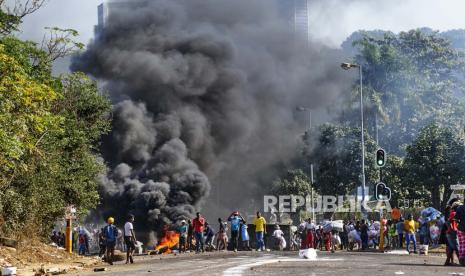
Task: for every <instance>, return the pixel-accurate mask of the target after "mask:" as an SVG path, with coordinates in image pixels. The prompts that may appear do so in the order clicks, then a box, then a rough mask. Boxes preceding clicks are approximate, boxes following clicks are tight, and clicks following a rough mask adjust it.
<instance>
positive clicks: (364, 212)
mask: <svg viewBox="0 0 465 276" xmlns="http://www.w3.org/2000/svg"><path fill="white" fill-rule="evenodd" d="M341 67H342V69H344V70H349V69H351V68H358V69H359V75H360V118H361V122H360V127H361V132H362V134H361V143H362V206H361V209H362V210H361V211H362V215H363V218H364V219H366V218H367V217H368V216H367V213H366V209H365V187H366V185H365V134H364V127H363V120H364V119H363V71H362V66H361V65H359V64H351V63H342V64H341Z"/></svg>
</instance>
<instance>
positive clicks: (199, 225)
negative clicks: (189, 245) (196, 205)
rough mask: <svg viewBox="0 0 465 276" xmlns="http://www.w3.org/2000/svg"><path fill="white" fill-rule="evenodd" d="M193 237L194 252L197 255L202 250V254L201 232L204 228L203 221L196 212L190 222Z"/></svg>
mask: <svg viewBox="0 0 465 276" xmlns="http://www.w3.org/2000/svg"><path fill="white" fill-rule="evenodd" d="M192 226H193V228H194V236H195V251H196V252H197V253H199V252H200V250H202V252H203V230H204V227H205V219H204V218H203V217H202V216H201V215H200V213H199V212H197V214H196V217H195V218H194V220H192Z"/></svg>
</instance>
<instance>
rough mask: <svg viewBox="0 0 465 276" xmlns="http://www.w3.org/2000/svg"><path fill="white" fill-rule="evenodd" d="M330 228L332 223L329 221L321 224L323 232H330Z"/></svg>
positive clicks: (331, 228)
mask: <svg viewBox="0 0 465 276" xmlns="http://www.w3.org/2000/svg"><path fill="white" fill-rule="evenodd" d="M331 230H333V225H332V223H331V222H328V223H326V224H325V225H323V232H324V233H328V232H331Z"/></svg>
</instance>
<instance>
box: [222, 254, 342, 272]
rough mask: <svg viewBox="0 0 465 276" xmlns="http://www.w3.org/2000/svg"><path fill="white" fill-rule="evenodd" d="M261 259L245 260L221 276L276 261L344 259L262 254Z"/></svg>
mask: <svg viewBox="0 0 465 276" xmlns="http://www.w3.org/2000/svg"><path fill="white" fill-rule="evenodd" d="M260 259H261V260H259V261H255V262H247V263H244V264H241V265H238V266H235V267H231V268H228V269H226V270H225V271H223V276H241V275H242V273H243V272H244V271H246V270H248V269H250V268H252V267H256V266H262V265H266V264H272V263H277V262H318V261H343V260H344V259H331V258H316V259H301V258H288V257H277V256H264V257H263V258H260Z"/></svg>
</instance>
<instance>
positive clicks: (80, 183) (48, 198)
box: [0, 0, 111, 237]
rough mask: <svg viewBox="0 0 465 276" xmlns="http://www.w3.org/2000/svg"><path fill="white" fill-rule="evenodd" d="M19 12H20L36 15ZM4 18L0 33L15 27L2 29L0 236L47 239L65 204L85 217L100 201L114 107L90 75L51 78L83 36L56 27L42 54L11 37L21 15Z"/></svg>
mask: <svg viewBox="0 0 465 276" xmlns="http://www.w3.org/2000/svg"><path fill="white" fill-rule="evenodd" d="M2 3H3V2H1V1H0V5H1V4H2ZM31 3H32V2H31ZM33 3H36V4H38V5H40V3H41V1H40V0H39V1H35V0H34V1H33ZM21 7H22V8H21ZM21 7H18V6H17V7H15V11H16V12H18V13H21V11H22V12H28V11H31V10H29V9H27V7H25V6H21ZM6 15H8V14H7V13H5V12H4V11H2V14H0V29H2V28H3V27H4V26H11V27H9V28H10V29H9V31H8V32H0V221H4V223H0V234H3V235H9V236H17V237H21V236H22V237H27V236H28V235H30V234H33V235H34V236H37V234H38V233H39V234H43V235H44V236H45V235H46V234H47V233H49V230H50V228H51V227H53V225H54V223H55V222H56V220H57V219H59V218H61V217H62V216H63V214H64V210H65V207H66V206H67V205H70V204H73V205H75V206H76V207H77V209H78V210H79V212H80V213H81V214H86V213H87V212H88V210H89V209H90V208H93V207H95V206H96V205H97V204H98V202H99V195H98V183H97V177H98V175H99V174H101V173H103V172H104V170H105V166H104V164H102V162H101V161H99V160H100V158H99V156H98V149H99V141H100V138H101V136H102V135H103V134H105V133H107V132H108V131H109V128H110V122H109V113H110V109H111V106H110V102H109V100H108V97H107V96H106V95H104V94H102V93H100V91H99V90H98V87H97V84H96V82H95V81H93V80H91V79H89V78H88V77H86V76H85V75H84V74H82V73H73V74H68V75H63V76H60V77H54V76H52V74H51V65H52V62H53V60H54V59H55V58H57V57H59V56H63V55H67V54H69V53H71V52H72V51H73V49H76V48H79V47H80V46H82V45H81V44H76V43H74V44H73V43H72V38H73V37H75V36H76V35H77V33H75V32H74V31H72V30H61V29H52V30H53V31H54V32H56V33H54V34H55V35H53V36H52V38H51V40H50V43H51V44H46V45H48V46H50V47H48V46H47V47H45V49H42V48H41V47H40V46H38V45H37V44H36V43H33V42H29V41H22V40H19V39H17V38H15V37H14V36H13V35H11V31H13V30H14V28H16V27H17V26H18V25H17V24H16V23H15V22H16V21H14V22H13V21H11V22H10V21H8V20H13V19H12V18H13V17H15V16H16V15H12V14H9V15H10V16H6ZM16 17H17V18H22V16H19V17H18V16H16ZM5 20H6V21H8V22H9V23H8V22H7V23H8V24H9V25H8V24H7V23H5V22H6V21H5ZM5 24H6V25H5ZM18 24H19V23H18ZM13 27H14V28H13ZM62 31H63V35H64V37H62V38H63V39H61V38H60V35H59V34H58V33H60V32H62ZM70 43H71V44H70ZM69 44H70V46H68V45H69ZM20 234H21V235H20ZM29 237H30V236H29Z"/></svg>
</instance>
